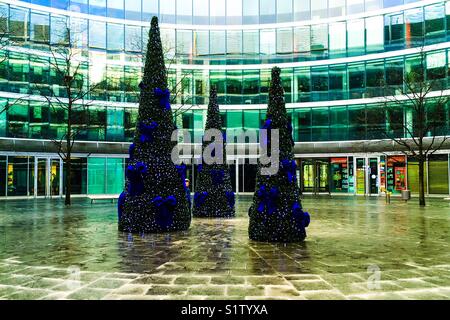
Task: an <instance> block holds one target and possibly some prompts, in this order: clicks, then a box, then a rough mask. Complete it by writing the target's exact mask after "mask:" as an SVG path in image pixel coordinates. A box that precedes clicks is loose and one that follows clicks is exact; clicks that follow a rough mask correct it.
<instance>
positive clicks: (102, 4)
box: [89, 0, 106, 16]
mask: <svg viewBox="0 0 450 320" xmlns="http://www.w3.org/2000/svg"><path fill="white" fill-rule="evenodd" d="M89 13H90V14H93V15H96V16H105V15H106V0H89Z"/></svg>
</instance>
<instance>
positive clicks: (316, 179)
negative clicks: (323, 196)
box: [300, 159, 330, 193]
mask: <svg viewBox="0 0 450 320" xmlns="http://www.w3.org/2000/svg"><path fill="white" fill-rule="evenodd" d="M329 170H330V163H329V161H328V159H302V160H301V181H302V183H301V186H300V187H301V190H302V192H312V193H325V192H327V193H328V192H330V182H329Z"/></svg>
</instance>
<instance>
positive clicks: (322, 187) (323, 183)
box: [315, 160, 329, 192]
mask: <svg viewBox="0 0 450 320" xmlns="http://www.w3.org/2000/svg"><path fill="white" fill-rule="evenodd" d="M328 167H329V165H328V162H325V161H321V160H317V161H316V185H315V189H316V192H328V191H329V183H328Z"/></svg>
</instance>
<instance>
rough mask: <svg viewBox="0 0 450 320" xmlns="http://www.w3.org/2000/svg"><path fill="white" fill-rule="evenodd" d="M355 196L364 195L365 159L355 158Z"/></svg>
mask: <svg viewBox="0 0 450 320" xmlns="http://www.w3.org/2000/svg"><path fill="white" fill-rule="evenodd" d="M356 194H359V195H365V194H366V159H364V158H356Z"/></svg>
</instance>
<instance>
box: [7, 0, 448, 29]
mask: <svg viewBox="0 0 450 320" xmlns="http://www.w3.org/2000/svg"><path fill="white" fill-rule="evenodd" d="M312 1H313V0H312ZM0 2H3V3H7V4H11V5H15V6H20V7H24V8H28V9H33V10H37V11H44V12H48V13H53V14H58V15H65V16H70V17H75V18H82V19H89V20H96V21H103V22H110V23H120V24H127V25H134V26H142V27H148V26H149V24H150V22H145V21H137V20H126V19H117V18H110V17H102V16H96V15H91V14H86V13H79V12H75V11H68V10H62V9H55V8H52V7H47V6H42V5H37V4H31V3H26V2H20V1H17V0H0ZM442 2H443V1H442V0H423V1H417V2H412V3H408V4H405V5H400V6H395V7H390V8H383V9H379V10H373V11H368V12H363V13H358V14H353V15H345V16H339V17H333V18H322V19H313V20H306V21H292V22H283V23H267V24H250V25H247V24H246V25H194V24H172V23H160V27H161V28H167V29H192V30H225V29H227V30H254V29H272V28H286V27H298V26H307V25H316V24H327V23H333V22H339V21H347V20H353V19H362V18H367V17H372V16H377V15H383V14H388V13H393V12H399V11H403V10H408V9H412V8H417V7H423V6H427V5H430V4H435V3H442Z"/></svg>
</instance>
